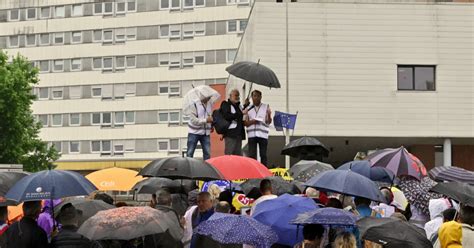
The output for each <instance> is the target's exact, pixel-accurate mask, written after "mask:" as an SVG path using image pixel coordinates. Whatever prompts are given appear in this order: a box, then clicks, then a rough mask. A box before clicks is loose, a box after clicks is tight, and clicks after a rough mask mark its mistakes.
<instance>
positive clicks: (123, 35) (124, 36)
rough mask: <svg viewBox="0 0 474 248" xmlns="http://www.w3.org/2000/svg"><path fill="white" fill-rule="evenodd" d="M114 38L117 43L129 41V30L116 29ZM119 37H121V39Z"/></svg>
mask: <svg viewBox="0 0 474 248" xmlns="http://www.w3.org/2000/svg"><path fill="white" fill-rule="evenodd" d="M113 36H114V38H115V42H121V43H123V42H125V40H127V30H126V29H125V28H116V29H115V30H114V33H113ZM119 36H121V37H120V38H119Z"/></svg>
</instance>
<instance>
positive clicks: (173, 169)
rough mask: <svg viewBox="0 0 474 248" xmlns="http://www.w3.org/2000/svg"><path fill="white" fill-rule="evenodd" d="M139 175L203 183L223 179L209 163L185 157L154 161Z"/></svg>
mask: <svg viewBox="0 0 474 248" xmlns="http://www.w3.org/2000/svg"><path fill="white" fill-rule="evenodd" d="M138 175H141V176H144V177H165V178H169V179H194V180H203V181H210V180H220V179H223V177H222V175H221V173H220V172H219V171H218V170H216V169H215V168H214V167H213V166H212V165H210V164H209V163H207V162H205V161H202V160H197V159H195V158H183V157H171V158H165V159H159V160H153V161H151V162H150V163H149V164H147V165H146V166H145V167H144V168H143V169H142V170H141V171H140V172H139V173H138Z"/></svg>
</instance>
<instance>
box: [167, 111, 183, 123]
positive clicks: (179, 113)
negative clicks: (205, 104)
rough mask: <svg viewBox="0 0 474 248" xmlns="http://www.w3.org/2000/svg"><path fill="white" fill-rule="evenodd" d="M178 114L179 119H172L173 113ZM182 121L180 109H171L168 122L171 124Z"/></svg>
mask: <svg viewBox="0 0 474 248" xmlns="http://www.w3.org/2000/svg"><path fill="white" fill-rule="evenodd" d="M176 113H177V114H178V120H174V121H172V120H171V114H176ZM180 121H181V112H180V111H179V110H178V111H176V110H175V111H170V112H168V123H170V124H179V122H180Z"/></svg>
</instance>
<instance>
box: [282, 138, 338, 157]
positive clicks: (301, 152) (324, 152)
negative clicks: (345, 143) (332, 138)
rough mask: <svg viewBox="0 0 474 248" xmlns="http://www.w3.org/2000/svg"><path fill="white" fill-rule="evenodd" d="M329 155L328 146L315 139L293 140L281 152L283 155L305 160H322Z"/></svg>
mask: <svg viewBox="0 0 474 248" xmlns="http://www.w3.org/2000/svg"><path fill="white" fill-rule="evenodd" d="M328 154H329V150H328V149H327V148H326V146H324V145H323V143H321V142H320V141H319V140H317V139H316V138H313V137H303V138H299V139H297V140H293V141H291V142H290V143H288V144H287V145H286V146H285V147H284V148H283V150H281V155H288V156H290V157H294V158H299V159H304V160H316V159H321V158H322V157H323V156H324V157H327V156H328Z"/></svg>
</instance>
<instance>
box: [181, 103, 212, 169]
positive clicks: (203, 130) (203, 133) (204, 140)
mask: <svg viewBox="0 0 474 248" xmlns="http://www.w3.org/2000/svg"><path fill="white" fill-rule="evenodd" d="M209 99H210V98H209V97H208V98H205V99H204V100H202V101H201V102H200V103H196V104H195V105H194V106H195V108H191V114H190V115H189V122H188V144H187V147H188V150H187V154H186V155H187V156H188V157H190V158H192V157H193V156H194V150H196V146H197V143H198V142H201V146H202V152H203V159H204V160H208V159H209V158H211V138H210V136H209V135H210V134H211V129H212V126H211V123H212V105H211V103H210V101H209Z"/></svg>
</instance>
